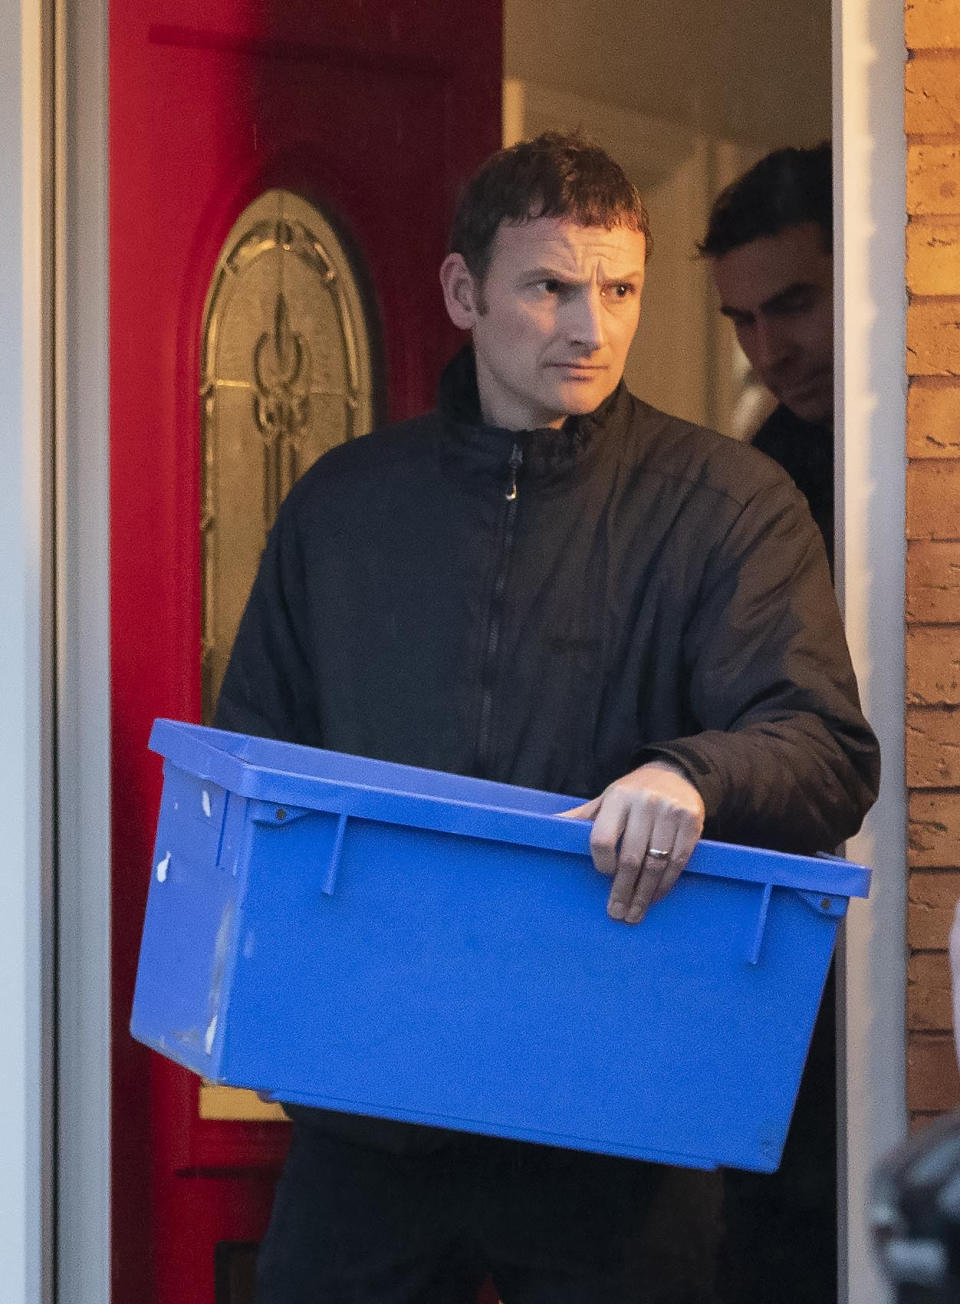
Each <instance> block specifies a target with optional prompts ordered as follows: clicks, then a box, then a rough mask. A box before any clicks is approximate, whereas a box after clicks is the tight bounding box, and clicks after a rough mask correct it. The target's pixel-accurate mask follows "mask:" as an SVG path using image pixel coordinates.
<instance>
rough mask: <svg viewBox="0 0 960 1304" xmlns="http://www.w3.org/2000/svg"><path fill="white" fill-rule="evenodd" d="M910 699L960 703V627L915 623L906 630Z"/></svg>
mask: <svg viewBox="0 0 960 1304" xmlns="http://www.w3.org/2000/svg"><path fill="white" fill-rule="evenodd" d="M907 701H908V702H909V703H910V704H911V705H913V706H933V705H939V704H946V705H949V706H960V628H955V627H954V626H953V625H913V626H911V627H910V628H909V629H908V630H907Z"/></svg>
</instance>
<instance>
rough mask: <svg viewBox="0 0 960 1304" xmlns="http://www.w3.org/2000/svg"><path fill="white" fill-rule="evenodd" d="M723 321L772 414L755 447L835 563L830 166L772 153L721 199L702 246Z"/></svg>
mask: <svg viewBox="0 0 960 1304" xmlns="http://www.w3.org/2000/svg"><path fill="white" fill-rule="evenodd" d="M700 251H701V253H702V254H703V255H704V256H705V257H707V258H708V259H709V260H710V265H711V270H712V272H713V277H714V280H715V281H716V285H717V289H718V291H719V293H720V311H721V312H722V313H723V314H724V316H726V317H728V318H729V319H730V320H731V321H732V322H733V326H734V329H735V331H736V333H737V339H738V340H739V341H740V346H741V348H742V349H743V351H744V353H745V354H746V355H747V358H748V359H749V361H750V363H751V365H752V367H753V370H754V372H755V373H756V375H757V377H758V378H759V379H760V380H761V381H762V382H763V383H764V385H766V386H767V388H768V389H769V390H770V391H771V393H772V394H773V395H774V397H775V398H776V399H777V400H778V406H777V408H776V409H775V410H774V412H773V413H772V414H771V416H770V417H768V419H767V420H766V421H765V422H764V424H763V425H762V426H761V427H760V429H759V430H758V431H757V433H756V435H755V436H754V438H753V441H752V442H753V444H754V447H755V448H759V449H761V450H762V451H763V452H764V453H768V454H769V455H770V456H771V457H772V458H774V460H775V461H777V462H779V463H780V465H781V466H783V467H784V468H785V469H786V470H787V471H788V472H789V473H790V475H791V476H792V477H793V479H794V481H795V482H796V484H797V485H798V487H799V488H800V490H801V491H802V492H803V494H804V495H805V496H806V498H807V501H808V502H809V504H810V510H811V512H812V513H813V518H814V520H815V521H816V523H817V525H818V526H819V527H820V531H821V533H822V534H823V538H824V542H825V544H826V546H827V552H828V555H829V556H830V559H831V564H832V561H833V164H832V152H831V148H830V145H829V144H827V143H824V144H822V145H817V146H815V147H814V148H812V149H793V148H788V149H778V150H775V151H774V152H773V153H772V154H768V155H767V156H766V158H762V159H761V160H760V162H759V163H756V164H755V165H754V166H753V167H752V168H750V170H749V171H748V172H746V173H744V175H743V176H742V177H740V178H739V180H737V181H735V182H734V183H733V184H732V185H730V186H728V187H727V189H726V190H724V191H723V192H722V193H721V194H720V195H719V196H718V198H717V200H716V202H715V203H714V205H713V209H712V211H711V213H710V220H709V224H708V226H707V233H706V235H705V237H704V239H703V241H702V243H701V245H700Z"/></svg>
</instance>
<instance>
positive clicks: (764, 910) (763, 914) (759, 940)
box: [747, 883, 773, 964]
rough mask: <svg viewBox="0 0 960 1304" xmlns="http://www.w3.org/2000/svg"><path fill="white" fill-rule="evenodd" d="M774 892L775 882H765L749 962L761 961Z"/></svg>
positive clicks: (748, 957)
mask: <svg viewBox="0 0 960 1304" xmlns="http://www.w3.org/2000/svg"><path fill="white" fill-rule="evenodd" d="M772 893H773V884H772V883H764V885H763V891H762V892H761V894H760V910H759V912H758V914H757V927H756V930H755V931H754V934H753V946H752V947H751V948H750V954H749V955H748V956H747V964H758V963H759V961H760V947H761V946H762V945H763V935H764V933H765V932H766V929H767V914H768V912H769V910H770V897H771V895H772Z"/></svg>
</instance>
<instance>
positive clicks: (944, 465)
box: [907, 459, 960, 539]
mask: <svg viewBox="0 0 960 1304" xmlns="http://www.w3.org/2000/svg"><path fill="white" fill-rule="evenodd" d="M907 538H908V539H957V538H960V461H946V460H944V461H933V460H932V459H927V460H924V459H918V460H917V461H915V462H911V463H910V464H909V465H908V467H907Z"/></svg>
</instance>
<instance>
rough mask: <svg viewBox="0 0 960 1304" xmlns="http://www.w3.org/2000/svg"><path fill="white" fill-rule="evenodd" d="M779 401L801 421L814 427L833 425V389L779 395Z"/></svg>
mask: <svg viewBox="0 0 960 1304" xmlns="http://www.w3.org/2000/svg"><path fill="white" fill-rule="evenodd" d="M776 397H777V399H778V401H779V402H781V403H782V404H783V406H784V407H785V408H789V410H790V411H791V412H792V413H793V415H794V416H795V417H799V418H800V420H801V421H807V422H809V424H810V425H814V426H828V425H832V424H833V387H832V386H831V387H830V389H829V390H828V391H823V390H822V389H817V390H810V391H807V392H804V391H803V390H799V391H788V392H787V393H785V394H777V396H776Z"/></svg>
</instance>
